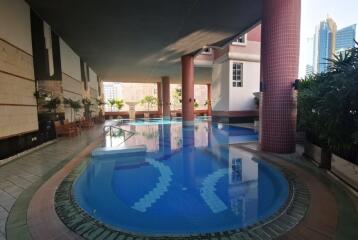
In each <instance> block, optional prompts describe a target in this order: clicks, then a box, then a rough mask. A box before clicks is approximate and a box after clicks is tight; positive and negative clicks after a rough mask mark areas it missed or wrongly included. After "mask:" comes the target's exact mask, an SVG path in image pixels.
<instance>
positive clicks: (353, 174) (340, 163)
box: [332, 154, 358, 190]
mask: <svg viewBox="0 0 358 240" xmlns="http://www.w3.org/2000/svg"><path fill="white" fill-rule="evenodd" d="M332 172H333V173H334V174H336V175H337V176H338V177H340V178H341V179H343V180H344V181H345V182H347V183H348V184H350V185H351V186H352V187H353V188H354V189H355V190H358V165H356V164H354V163H351V162H349V161H347V160H345V159H343V158H341V157H339V156H337V155H335V154H332Z"/></svg>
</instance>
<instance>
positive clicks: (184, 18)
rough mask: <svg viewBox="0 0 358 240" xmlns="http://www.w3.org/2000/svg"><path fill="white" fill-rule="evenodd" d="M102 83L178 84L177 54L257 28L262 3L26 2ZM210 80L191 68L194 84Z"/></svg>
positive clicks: (234, 0) (191, 0)
mask: <svg viewBox="0 0 358 240" xmlns="http://www.w3.org/2000/svg"><path fill="white" fill-rule="evenodd" d="M27 1H28V2H29V3H30V5H31V6H32V8H33V9H35V11H37V12H38V13H39V14H40V15H41V16H42V17H43V18H44V20H46V21H47V22H48V23H49V24H50V25H51V26H52V27H53V28H54V29H55V31H56V32H57V33H58V34H59V35H60V36H61V37H62V38H63V39H64V40H65V41H66V42H67V43H68V44H69V45H70V46H71V47H72V48H73V49H74V50H75V52H76V53H77V54H78V55H80V56H81V58H82V59H83V60H84V61H86V62H88V64H89V65H90V66H91V67H92V68H93V69H94V70H95V71H96V72H97V73H98V75H99V76H100V77H101V79H103V80H105V81H120V82H157V81H158V80H160V76H164V75H167V76H170V78H171V80H172V81H173V82H180V80H181V68H180V56H181V55H183V54H187V53H191V52H194V51H196V50H198V49H200V48H202V47H203V46H206V45H211V44H215V43H217V44H221V43H219V42H220V41H223V40H225V39H227V38H229V37H231V36H233V35H237V34H238V33H241V32H243V31H246V30H247V29H248V28H250V27H251V26H253V25H254V24H256V23H257V22H258V21H259V20H260V18H261V10H262V1H263V0H102V1H99V0H86V1H78V0H77V1H74V0H46V1H44V0H27ZM210 79H211V69H210V68H195V81H196V82H197V83H205V82H208V81H210Z"/></svg>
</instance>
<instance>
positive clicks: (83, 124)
mask: <svg viewBox="0 0 358 240" xmlns="http://www.w3.org/2000/svg"><path fill="white" fill-rule="evenodd" d="M80 126H81V128H91V127H93V126H94V122H93V120H92V119H91V120H88V119H85V118H81V120H80Z"/></svg>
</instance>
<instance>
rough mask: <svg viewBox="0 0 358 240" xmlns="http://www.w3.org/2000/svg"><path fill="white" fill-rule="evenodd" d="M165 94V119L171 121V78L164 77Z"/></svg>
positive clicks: (163, 89)
mask: <svg viewBox="0 0 358 240" xmlns="http://www.w3.org/2000/svg"><path fill="white" fill-rule="evenodd" d="M162 93H163V118H164V119H170V80H169V77H167V76H165V77H162Z"/></svg>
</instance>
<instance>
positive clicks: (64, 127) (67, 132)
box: [54, 121, 78, 137]
mask: <svg viewBox="0 0 358 240" xmlns="http://www.w3.org/2000/svg"><path fill="white" fill-rule="evenodd" d="M54 125H55V130H56V137H60V136H68V137H72V136H76V135H77V134H78V131H77V130H76V128H74V127H72V126H71V125H70V124H61V122H60V121H55V122H54Z"/></svg>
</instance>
